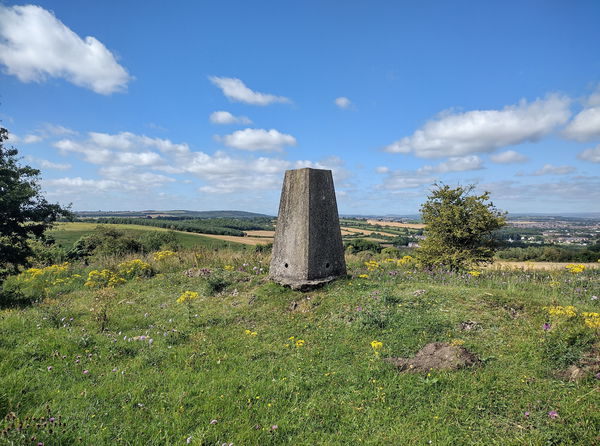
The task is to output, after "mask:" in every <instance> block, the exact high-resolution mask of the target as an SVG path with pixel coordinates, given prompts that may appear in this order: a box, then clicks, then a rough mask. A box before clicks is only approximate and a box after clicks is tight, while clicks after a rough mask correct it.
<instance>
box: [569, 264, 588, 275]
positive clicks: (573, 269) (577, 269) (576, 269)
mask: <svg viewBox="0 0 600 446" xmlns="http://www.w3.org/2000/svg"><path fill="white" fill-rule="evenodd" d="M565 268H566V269H567V270H568V271H569V272H570V273H572V274H579V273H582V272H583V271H584V270H585V265H583V264H581V263H577V264H575V263H569V264H568V265H567V266H565Z"/></svg>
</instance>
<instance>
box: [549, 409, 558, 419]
mask: <svg viewBox="0 0 600 446" xmlns="http://www.w3.org/2000/svg"><path fill="white" fill-rule="evenodd" d="M548 416H549V417H550V418H552V419H554V418H556V417H558V412H557V411H555V410H551V411H550V412H548Z"/></svg>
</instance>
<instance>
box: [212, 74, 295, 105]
mask: <svg viewBox="0 0 600 446" xmlns="http://www.w3.org/2000/svg"><path fill="white" fill-rule="evenodd" d="M208 79H209V80H210V81H211V82H212V83H213V84H214V85H216V86H217V87H219V88H220V89H221V90H222V91H223V94H224V95H225V96H226V97H227V98H228V99H229V100H231V101H235V102H244V103H246V104H252V105H269V104H272V103H274V102H281V103H288V102H291V101H290V99H289V98H286V97H284V96H275V95H273V94H268V93H259V92H256V91H253V90H251V89H250V88H248V87H246V85H245V84H244V83H243V82H242V81H241V80H240V79H236V78H231V77H217V76H210V77H209V78H208Z"/></svg>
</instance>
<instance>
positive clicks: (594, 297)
mask: <svg viewBox="0 0 600 446" xmlns="http://www.w3.org/2000/svg"><path fill="white" fill-rule="evenodd" d="M599 261H600V260H599ZM592 300H598V296H592Z"/></svg>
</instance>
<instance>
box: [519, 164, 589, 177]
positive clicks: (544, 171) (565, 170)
mask: <svg viewBox="0 0 600 446" xmlns="http://www.w3.org/2000/svg"><path fill="white" fill-rule="evenodd" d="M576 170H577V169H575V167H573V166H554V165H552V164H544V166H543V167H542V168H540V169H538V170H536V171H534V172H532V173H529V174H524V173H520V172H519V173H517V176H534V177H539V176H542V175H567V174H569V173H573V172H575V171H576Z"/></svg>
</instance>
